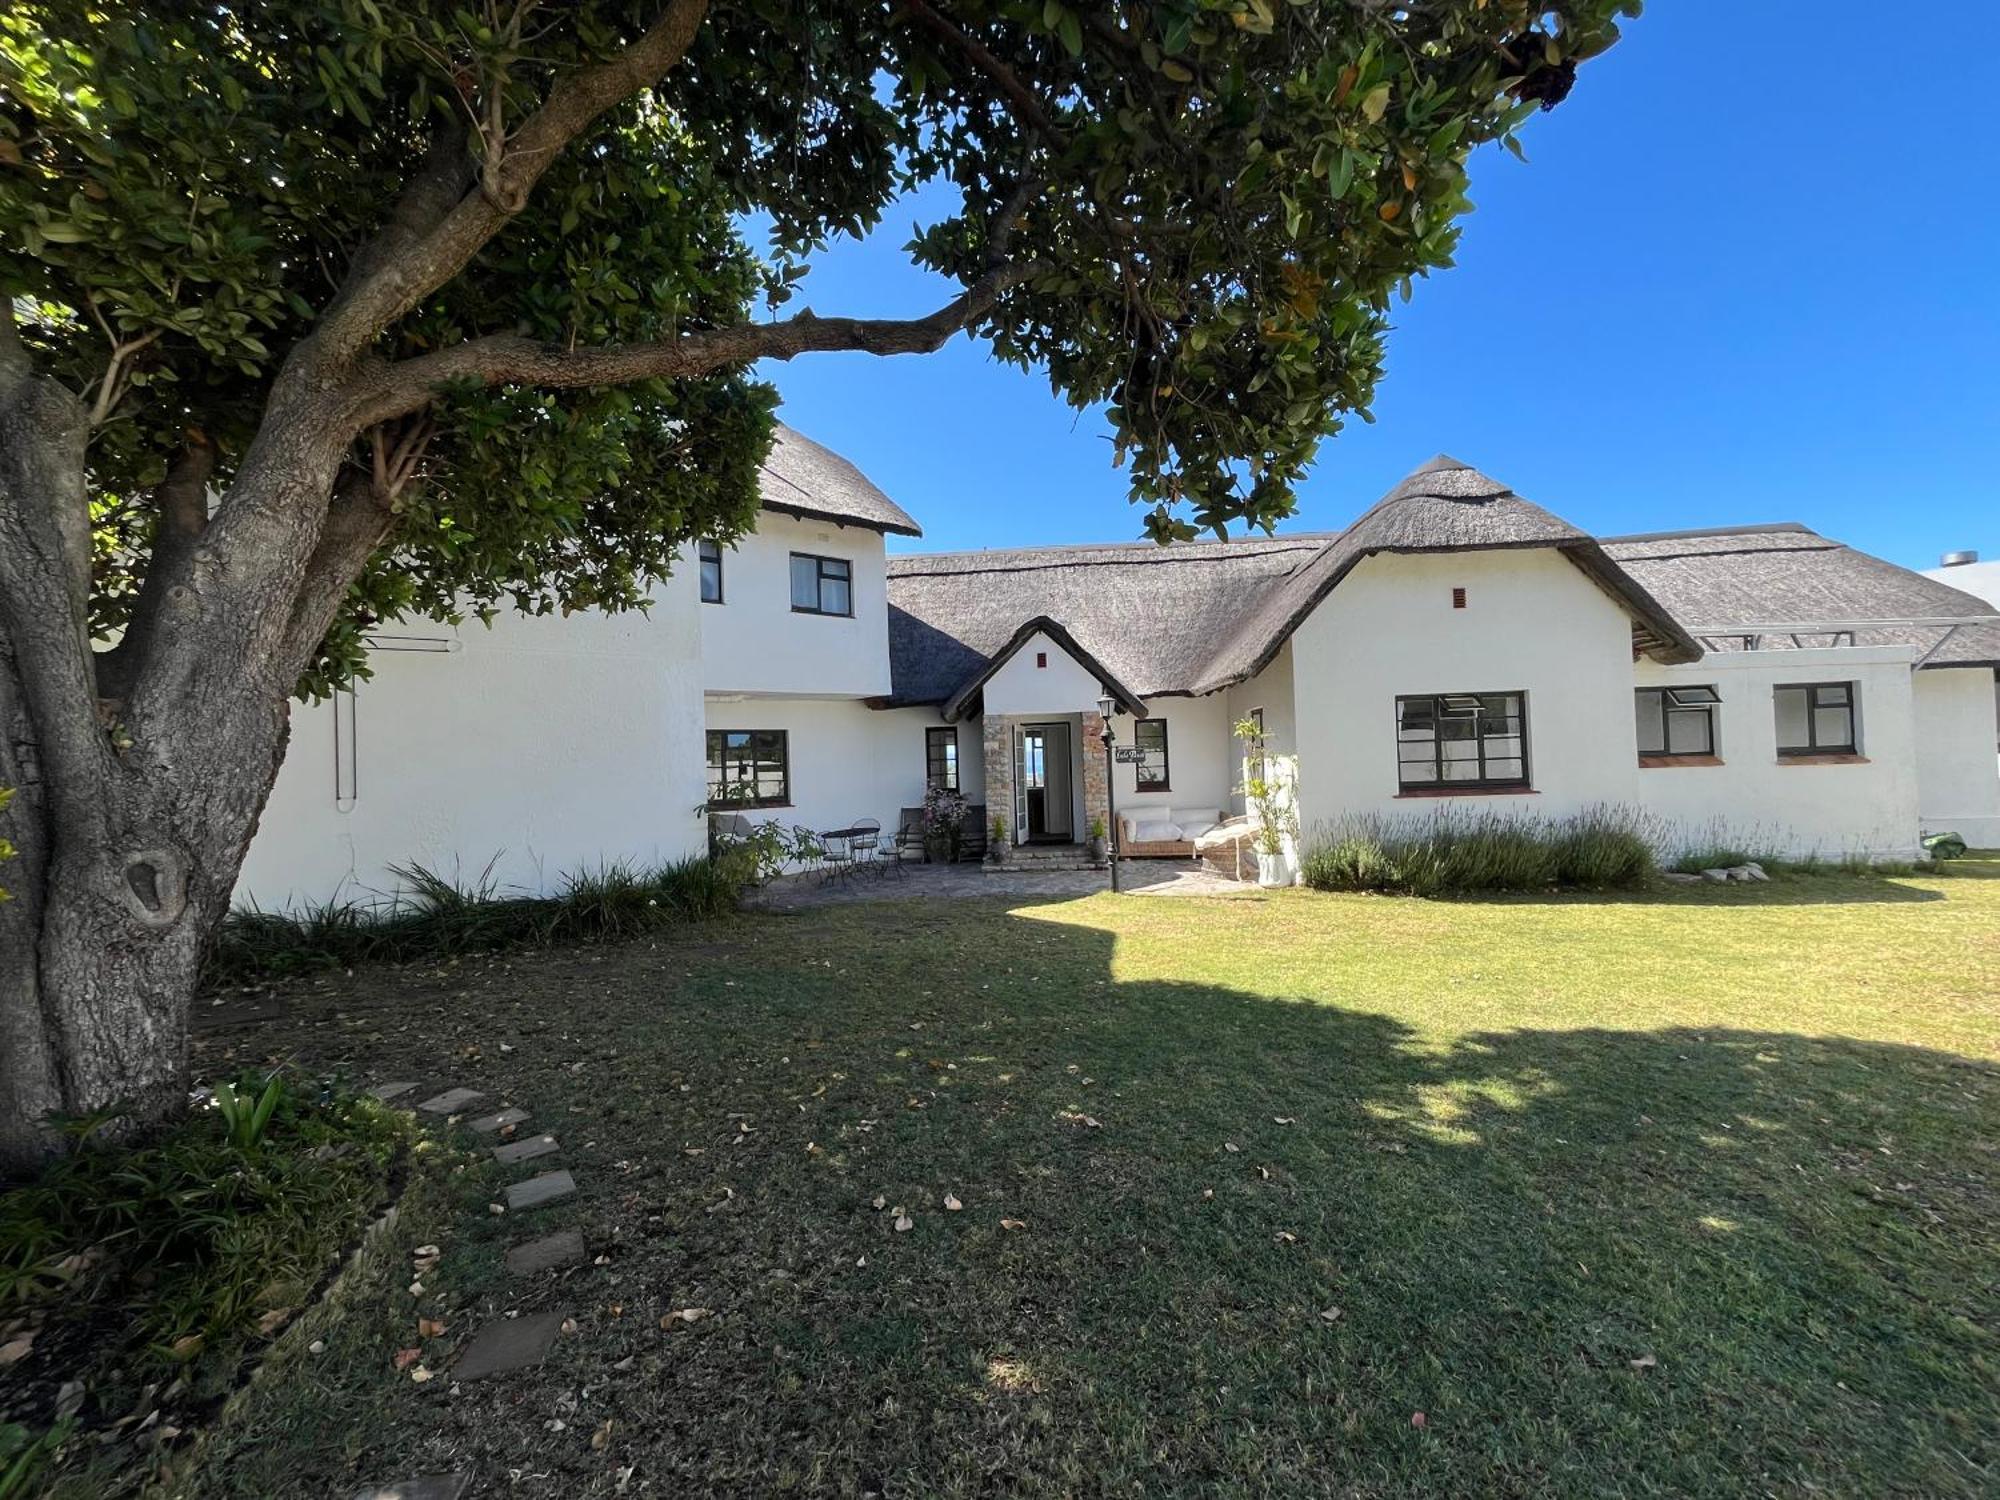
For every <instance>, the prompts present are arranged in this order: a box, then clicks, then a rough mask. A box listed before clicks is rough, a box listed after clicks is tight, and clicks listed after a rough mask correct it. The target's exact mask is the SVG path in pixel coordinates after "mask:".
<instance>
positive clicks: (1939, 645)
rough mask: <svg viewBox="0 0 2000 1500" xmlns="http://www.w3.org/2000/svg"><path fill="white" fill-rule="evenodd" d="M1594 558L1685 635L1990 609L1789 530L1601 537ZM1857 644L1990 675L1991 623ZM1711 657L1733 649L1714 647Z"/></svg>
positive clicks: (1787, 640)
mask: <svg viewBox="0 0 2000 1500" xmlns="http://www.w3.org/2000/svg"><path fill="white" fill-rule="evenodd" d="M1604 550H1605V551H1606V552H1607V553H1609V554H1610V555H1611V556H1612V557H1613V558H1615V559H1616V560H1617V562H1618V563H1619V565H1620V566H1622V567H1623V568H1624V569H1625V571H1626V572H1628V573H1630V574H1631V575H1632V576H1633V577H1635V578H1637V579H1638V580H1639V581H1640V582H1641V583H1642V584H1644V585H1645V586H1646V588H1647V589H1648V590H1649V591H1650V592H1651V593H1652V594H1653V595H1654V596H1655V597H1656V598H1658V599H1659V600H1660V601H1661V602H1662V603H1663V604H1665V605H1666V606H1667V608H1668V609H1670V610H1672V611H1673V614H1674V617H1675V618H1676V619H1677V620H1679V621H1680V622H1681V624H1682V626H1684V627H1685V628H1688V629H1708V630H1726V629H1728V628H1729V627H1731V626H1747V625H1766V626H1770V625H1785V624H1812V623H1831V622H1835V621H1842V620H1849V621H1853V620H1910V619H1950V618H1957V617H1963V616H1967V615H1982V614H1993V613H1996V610H1995V608H1994V606H1993V605H1991V604H1988V603H1987V602H1986V601H1985V600H1983V599H1980V598H1978V597H1977V596H1975V595H1972V594H1968V593H1965V592H1964V591H1962V590H1960V589H1955V588H1953V587H1951V585H1949V584H1947V583H1942V582H1940V581H1938V580H1937V579H1934V578H1926V577H1924V575H1923V574H1921V573H1913V572H1911V571H1910V570H1909V569H1908V568H1899V567H1897V566H1896V565H1895V564H1894V563H1892V562H1885V561H1883V560H1882V559H1881V558H1879V557H1871V556H1869V554H1867V553H1866V552H1857V551H1855V550H1854V549H1853V548H1852V547H1849V546H1846V545H1844V544H1842V543H1840V542H1836V541H1832V540H1829V539H1828V538H1826V537H1823V536H1821V535H1819V534H1818V533H1817V532H1814V531H1811V530H1808V529H1807V528H1806V527H1804V526H1801V525H1799V524H1798V523H1796V522H1786V523H1783V524H1780V525H1775V526H1741V527H1736V528H1733V529H1732V528H1721V529H1712V530H1705V531H1668V532H1653V533H1649V534H1647V535H1644V536H1624V537H1607V538H1605V540H1604ZM1853 640H1854V644H1856V645H1860V646H1909V647H1912V648H1914V649H1915V651H1916V652H1917V655H1918V657H1919V658H1920V659H1923V658H1924V657H1925V653H1926V652H1930V653H1933V654H1931V655H1930V656H1929V657H1928V659H1923V660H1922V664H1923V665H1924V666H1925V667H1971V666H1985V667H2000V625H1961V626H1959V627H1958V628H1957V629H1955V630H1954V629H1951V628H1950V627H1946V626H1930V625H1900V626H1890V627H1887V628H1884V629H1878V630H1859V631H1855V632H1853ZM1760 644H1761V645H1762V646H1763V648H1764V649H1766V650H1777V649H1786V648H1789V647H1791V646H1793V645H1798V646H1806V647H1810V646H1825V645H1830V644H1833V639H1832V638H1831V637H1830V636H1828V635H1825V634H1820V635H1814V634H1810V633H1802V634H1800V635H1799V636H1798V637H1797V639H1796V640H1794V639H1793V638H1792V637H1791V636H1790V635H1789V634H1784V633H1779V634H1765V635H1764V636H1763V637H1762V639H1761V642H1760ZM1710 645H1711V648H1712V649H1717V650H1741V649H1743V645H1744V643H1743V642H1742V641H1741V640H1734V641H1732V640H1727V639H1714V640H1711V642H1710Z"/></svg>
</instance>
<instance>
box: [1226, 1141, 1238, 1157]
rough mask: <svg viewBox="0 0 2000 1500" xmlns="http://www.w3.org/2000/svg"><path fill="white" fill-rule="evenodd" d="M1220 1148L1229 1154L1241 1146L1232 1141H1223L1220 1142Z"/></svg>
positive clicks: (1232, 1153)
mask: <svg viewBox="0 0 2000 1500" xmlns="http://www.w3.org/2000/svg"><path fill="white" fill-rule="evenodd" d="M1222 1149H1223V1150H1224V1151H1227V1152H1229V1153H1230V1154H1231V1155H1234V1154H1235V1153H1236V1152H1238V1151H1240V1150H1242V1147H1240V1146H1238V1145H1237V1144H1236V1142H1234V1141H1224V1142H1223V1143H1222Z"/></svg>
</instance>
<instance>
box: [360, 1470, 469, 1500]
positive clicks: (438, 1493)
mask: <svg viewBox="0 0 2000 1500" xmlns="http://www.w3.org/2000/svg"><path fill="white" fill-rule="evenodd" d="M471 1487H472V1476H471V1475H470V1474H431V1475H427V1476H426V1477H424V1478H422V1479H399V1480H397V1481H396V1482H395V1483H394V1484H382V1485H372V1484H371V1485H370V1486H368V1488H366V1489H362V1490H356V1491H355V1492H354V1500H459V1497H460V1496H462V1495H463V1494H465V1492H466V1491H467V1490H468V1489H470V1488H471Z"/></svg>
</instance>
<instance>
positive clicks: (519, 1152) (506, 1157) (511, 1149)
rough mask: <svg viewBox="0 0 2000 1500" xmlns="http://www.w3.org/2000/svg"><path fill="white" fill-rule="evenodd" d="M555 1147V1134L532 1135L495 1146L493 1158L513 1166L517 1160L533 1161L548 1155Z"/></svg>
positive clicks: (502, 1163)
mask: <svg viewBox="0 0 2000 1500" xmlns="http://www.w3.org/2000/svg"><path fill="white" fill-rule="evenodd" d="M555 1149H556V1138H555V1137H554V1136H552V1135H531V1136H529V1137H527V1138H526V1139H525V1140H519V1141H509V1142H508V1143H507V1144H506V1145H504V1146H495V1147H494V1148H493V1159H494V1160H495V1161H497V1162H499V1163H500V1164H501V1165H502V1166H511V1165H513V1164H514V1163H515V1162H517V1161H533V1160H534V1159H535V1158H536V1157H538V1156H547V1155H549V1154H550V1153H551V1152H553V1151H554V1150H555Z"/></svg>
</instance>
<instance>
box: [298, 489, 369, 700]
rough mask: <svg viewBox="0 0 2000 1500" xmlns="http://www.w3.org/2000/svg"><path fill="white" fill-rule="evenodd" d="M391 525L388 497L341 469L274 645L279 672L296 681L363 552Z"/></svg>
mask: <svg viewBox="0 0 2000 1500" xmlns="http://www.w3.org/2000/svg"><path fill="white" fill-rule="evenodd" d="M395 523H396V512H395V508H394V504H393V496H392V495H391V494H390V493H389V492H387V491H386V490H384V489H383V488H381V487H380V486H379V485H377V483H376V482H375V476H374V474H373V473H372V472H371V473H364V472H363V471H362V470H360V469H358V468H351V469H348V470H346V471H345V472H344V473H343V475H342V477H341V480H340V482H339V483H338V484H337V485H335V486H334V491H333V503H332V505H331V506H329V507H328V509H327V513H326V524H325V525H324V526H322V527H321V528H320V533H319V543H318V545H317V546H315V547H314V548H313V554H312V556H311V557H310V558H309V559H307V561H306V567H305V576H304V577H302V578H301V579H300V580H299V586H298V592H297V593H296V595H295V596H294V597H293V602H292V611H291V617H290V619H289V621H288V622H287V623H286V626H285V633H284V638H283V640H282V641H281V643H280V644H279V648H278V650H279V657H280V661H281V663H282V664H283V667H284V670H286V671H287V672H289V673H290V674H291V680H292V681H293V682H296V681H297V680H298V678H299V676H300V674H301V673H303V672H304V671H305V668H306V664H307V662H309V661H310V660H311V659H312V654H313V652H314V651H315V650H317V649H318V647H319V643H320V642H321V641H322V640H324V639H325V638H326V632H327V630H328V628H329V627H331V626H332V624H333V617H334V616H335V615H336V614H338V613H339V612H340V605H341V601H342V600H344V599H345V598H346V597H347V591H348V590H349V589H350V588H352V587H353V586H354V580H355V579H356V578H357V577H359V576H360V573H361V570H362V569H363V568H364V567H366V566H367V564H368V559H369V556H370V555H371V554H372V553H373V552H374V551H375V549H376V548H377V547H379V546H381V544H382V539H383V538H384V537H386V536H387V535H388V534H389V528H390V527H392V526H393V525H395Z"/></svg>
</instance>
